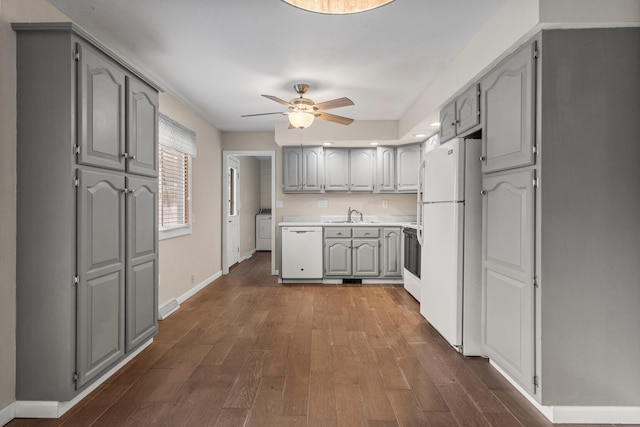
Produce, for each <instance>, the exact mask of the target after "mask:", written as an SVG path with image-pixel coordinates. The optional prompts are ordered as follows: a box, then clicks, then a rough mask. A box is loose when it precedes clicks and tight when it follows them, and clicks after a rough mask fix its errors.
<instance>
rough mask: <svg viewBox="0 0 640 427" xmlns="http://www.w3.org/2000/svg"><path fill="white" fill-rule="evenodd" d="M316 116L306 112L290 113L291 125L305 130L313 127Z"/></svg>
mask: <svg viewBox="0 0 640 427" xmlns="http://www.w3.org/2000/svg"><path fill="white" fill-rule="evenodd" d="M314 118H315V116H314V115H313V113H307V112H306V111H292V112H290V113H289V123H290V124H291V126H293V127H294V128H298V129H304V128H308V127H309V126H311V123H313V119H314Z"/></svg>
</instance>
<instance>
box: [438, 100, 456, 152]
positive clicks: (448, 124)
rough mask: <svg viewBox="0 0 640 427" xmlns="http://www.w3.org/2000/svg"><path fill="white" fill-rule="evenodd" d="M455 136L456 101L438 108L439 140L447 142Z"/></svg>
mask: <svg viewBox="0 0 640 427" xmlns="http://www.w3.org/2000/svg"><path fill="white" fill-rule="evenodd" d="M454 136H456V103H455V102H452V103H451V104H449V105H447V106H445V107H444V108H443V109H442V110H440V142H447V141H448V140H449V139H451V138H453V137H454Z"/></svg>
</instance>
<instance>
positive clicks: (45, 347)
mask: <svg viewBox="0 0 640 427" xmlns="http://www.w3.org/2000/svg"><path fill="white" fill-rule="evenodd" d="M13 28H14V29H15V31H16V33H17V52H18V55H17V58H18V59H17V71H18V84H17V99H18V102H17V104H18V114H17V139H18V144H17V145H18V149H17V187H18V188H17V217H18V223H17V254H16V258H17V263H16V276H17V277H16V283H17V286H16V307H17V310H16V319H17V322H16V323H17V328H16V399H17V400H23V401H31V400H37V401H57V402H62V401H69V400H72V399H73V398H74V397H75V396H76V395H77V394H78V393H79V391H80V390H82V389H83V388H85V387H86V386H88V385H89V384H90V383H92V382H93V381H94V380H96V379H97V378H99V377H100V376H101V375H103V374H104V373H105V372H107V371H108V370H109V369H111V368H112V367H113V366H114V365H115V364H117V363H118V362H120V361H122V360H123V358H124V357H125V356H127V355H128V354H130V352H132V351H134V350H136V349H138V348H140V346H141V345H143V344H144V343H145V342H148V341H149V339H150V338H151V337H152V336H153V335H154V334H155V333H156V332H157V306H158V295H157V277H158V273H157V271H158V266H157V253H158V241H157V238H158V234H157V233H158V231H157V209H158V199H157V188H158V184H157V178H156V176H157V159H156V156H157V138H158V135H157V133H158V132H157V109H158V88H157V87H155V86H154V85H153V84H151V83H150V82H148V81H147V80H146V79H145V78H144V77H143V76H141V75H139V74H137V73H136V72H135V71H134V70H133V69H131V68H129V67H128V66H127V65H126V64H124V63H122V62H121V61H120V60H118V59H117V58H116V57H114V56H112V55H111V54H109V53H108V52H106V51H104V50H103V49H102V48H101V47H98V46H100V45H99V44H98V43H97V42H95V41H93V39H91V37H89V36H87V35H86V34H84V33H83V32H82V31H80V30H78V29H77V28H76V27H75V26H74V25H72V24H36V25H30V24H13ZM34 123H37V124H38V126H34Z"/></svg>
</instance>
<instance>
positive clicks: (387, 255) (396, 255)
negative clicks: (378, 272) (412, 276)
mask: <svg viewBox="0 0 640 427" xmlns="http://www.w3.org/2000/svg"><path fill="white" fill-rule="evenodd" d="M382 236H383V242H382V276H383V277H398V276H401V275H402V269H403V265H402V256H401V255H402V253H401V251H400V242H401V239H402V235H401V229H400V228H385V229H384V230H383V234H382ZM410 247H411V248H413V246H410ZM405 256H411V254H405Z"/></svg>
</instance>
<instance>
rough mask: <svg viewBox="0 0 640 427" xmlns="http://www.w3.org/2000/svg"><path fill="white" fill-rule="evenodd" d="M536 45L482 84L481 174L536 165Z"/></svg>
mask: <svg viewBox="0 0 640 427" xmlns="http://www.w3.org/2000/svg"><path fill="white" fill-rule="evenodd" d="M536 55H537V42H535V41H534V42H532V43H528V44H526V45H525V46H523V47H521V48H520V49H519V50H518V51H517V52H515V53H514V54H512V55H511V56H510V57H509V58H508V59H507V60H506V61H504V62H503V63H501V64H500V65H498V66H497V67H496V68H495V69H494V70H493V71H491V72H490V73H489V74H488V75H487V76H486V77H484V78H483V79H482V81H481V82H480V86H481V87H482V110H481V112H482V114H483V120H482V122H483V128H482V139H483V144H482V157H481V160H482V172H483V173H489V172H495V171H498V170H503V169H509V168H514V167H520V166H527V165H532V164H533V163H534V162H535V148H534V147H535V145H534V139H535V134H534V132H535V118H534V114H535V90H534V89H535V82H536V67H535V56H536Z"/></svg>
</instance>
